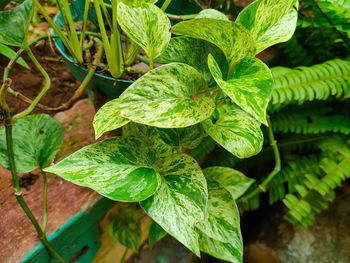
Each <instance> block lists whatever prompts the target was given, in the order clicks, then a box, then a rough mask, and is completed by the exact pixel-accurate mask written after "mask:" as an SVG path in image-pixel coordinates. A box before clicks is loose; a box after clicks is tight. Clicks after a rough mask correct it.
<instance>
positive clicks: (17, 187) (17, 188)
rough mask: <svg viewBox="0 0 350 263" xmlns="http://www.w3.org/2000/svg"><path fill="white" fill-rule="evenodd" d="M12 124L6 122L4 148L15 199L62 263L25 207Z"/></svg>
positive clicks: (46, 245) (42, 239) (40, 237)
mask: <svg viewBox="0 0 350 263" xmlns="http://www.w3.org/2000/svg"><path fill="white" fill-rule="evenodd" d="M11 123H12V122H11V121H9V119H8V120H7V122H6V125H5V131H6V146H7V154H8V159H9V166H10V171H11V174H12V182H13V188H14V192H15V196H16V199H17V201H18V203H19V205H20V206H21V207H22V209H23V211H24V212H25V213H26V215H27V217H28V218H29V219H30V221H31V222H32V224H33V226H34V228H35V230H36V232H37V233H38V237H39V239H40V240H41V241H42V242H43V244H44V246H45V247H46V248H47V249H48V250H49V251H50V253H51V254H52V255H53V256H55V257H56V258H57V259H58V261H59V262H61V263H64V262H65V261H64V259H63V258H62V257H61V256H60V255H59V254H58V253H57V251H56V250H55V249H54V247H53V246H52V245H51V244H50V243H49V241H48V240H47V239H46V237H45V234H44V232H43V231H42V229H41V227H40V225H39V223H38V221H37V220H36V219H35V217H34V215H33V213H32V212H31V211H30V209H29V207H28V206H27V204H26V202H25V201H24V199H23V196H22V192H21V188H20V185H19V179H18V175H17V171H16V164H15V158H14V152H13V140H12V124H11Z"/></svg>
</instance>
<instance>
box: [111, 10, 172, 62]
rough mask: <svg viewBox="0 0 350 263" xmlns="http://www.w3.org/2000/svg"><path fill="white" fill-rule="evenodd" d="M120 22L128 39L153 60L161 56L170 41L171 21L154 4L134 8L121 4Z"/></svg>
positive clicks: (119, 11)
mask: <svg viewBox="0 0 350 263" xmlns="http://www.w3.org/2000/svg"><path fill="white" fill-rule="evenodd" d="M118 22H119V25H120V27H121V28H122V29H123V31H124V32H125V33H126V34H127V35H128V37H130V38H131V39H132V40H133V41H134V42H135V43H137V44H138V45H139V46H140V47H142V48H143V50H144V51H145V52H146V54H147V56H148V57H150V58H152V59H154V58H156V57H157V56H159V55H160V54H161V53H162V52H163V51H164V50H165V49H166V46H167V45H168V43H169V41H170V38H171V33H170V32H169V30H170V27H171V24H170V20H169V19H168V17H167V16H166V15H165V13H164V12H163V11H162V10H161V9H160V8H158V7H157V6H155V5H153V4H143V5H141V6H140V7H134V8H133V7H129V6H127V5H124V4H123V3H119V4H118Z"/></svg>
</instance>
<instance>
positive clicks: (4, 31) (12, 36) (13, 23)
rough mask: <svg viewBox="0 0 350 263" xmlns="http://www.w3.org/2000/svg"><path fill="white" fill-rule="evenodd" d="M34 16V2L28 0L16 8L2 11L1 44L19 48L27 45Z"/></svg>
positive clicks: (0, 24) (0, 14)
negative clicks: (30, 24)
mask: <svg viewBox="0 0 350 263" xmlns="http://www.w3.org/2000/svg"><path fill="white" fill-rule="evenodd" d="M32 16H33V3H32V0H26V1H24V3H23V4H21V5H19V6H17V7H16V8H13V9H10V10H7V11H0V43H2V44H5V45H10V46H19V47H20V46H22V45H23V44H24V43H26V42H27V34H28V28H29V23H30V20H31V19H32Z"/></svg>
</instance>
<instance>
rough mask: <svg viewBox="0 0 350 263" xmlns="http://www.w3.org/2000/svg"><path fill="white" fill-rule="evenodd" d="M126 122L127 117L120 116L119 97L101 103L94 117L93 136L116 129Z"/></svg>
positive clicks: (99, 135) (97, 136)
mask: <svg viewBox="0 0 350 263" xmlns="http://www.w3.org/2000/svg"><path fill="white" fill-rule="evenodd" d="M128 122H130V121H129V120H128V119H125V118H123V117H122V116H120V109H119V99H114V100H111V101H109V102H107V103H106V104H105V105H103V106H102V107H101V108H100V109H99V110H98V112H97V113H96V115H95V117H94V121H93V126H94V129H95V137H96V139H98V138H99V137H101V135H102V134H103V133H105V132H107V131H111V130H115V129H118V128H120V127H122V126H124V125H125V124H127V123H128Z"/></svg>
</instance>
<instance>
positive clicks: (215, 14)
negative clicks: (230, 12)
mask: <svg viewBox="0 0 350 263" xmlns="http://www.w3.org/2000/svg"><path fill="white" fill-rule="evenodd" d="M196 18H214V19H222V20H229V19H228V18H227V16H226V15H225V14H224V13H221V12H220V11H218V10H216V9H212V8H208V9H204V10H202V11H200V12H199V14H198V15H197V16H196Z"/></svg>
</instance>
